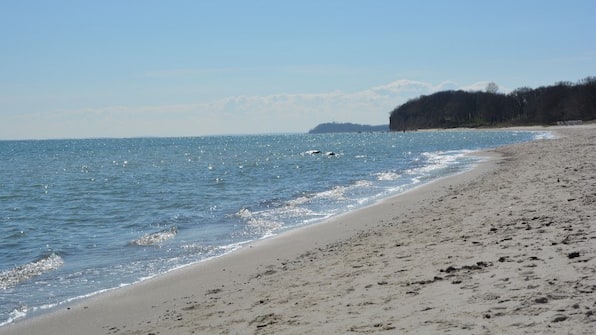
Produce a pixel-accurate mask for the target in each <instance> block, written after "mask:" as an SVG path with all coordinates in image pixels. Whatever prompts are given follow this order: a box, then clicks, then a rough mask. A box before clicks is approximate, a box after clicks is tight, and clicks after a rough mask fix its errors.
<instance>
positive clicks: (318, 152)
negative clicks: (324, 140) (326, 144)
mask: <svg viewBox="0 0 596 335" xmlns="http://www.w3.org/2000/svg"><path fill="white" fill-rule="evenodd" d="M304 153H305V154H307V155H316V154H320V153H321V150H308V151H305V152H304Z"/></svg>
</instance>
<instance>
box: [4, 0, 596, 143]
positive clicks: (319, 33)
mask: <svg viewBox="0 0 596 335" xmlns="http://www.w3.org/2000/svg"><path fill="white" fill-rule="evenodd" d="M594 13H596V1H593V0H589V1H574V0H568V1H546V0H542V1H532V0H514V1H511V0H500V1H472V0H469V1H463V0H451V1H447V0H442V1H441V0H435V1H432V0H415V1H414V0H413V1H398V0H387V1H384V0H362V1H356V0H343V1H336V0H327V1H326V0H317V1H311V0H300V1H279V0H275V1H259V0H253V1H249V0H245V1H240V0H238V1H232V0H218V1H200V0H191V1H182V0H170V1H152V0H143V1H141V0H138V1H135V0H103V1H85V0H73V1H67V0H35V1H31V0H0V139H53V138H97V137H102V138H103V137H141V136H202V135H217V134H261V133H295V132H307V131H308V130H309V129H311V128H314V127H315V126H316V125H317V124H319V123H323V122H354V123H363V124H375V125H376V124H387V123H388V120H389V114H390V112H391V111H392V110H393V109H394V108H395V107H397V106H399V105H400V104H403V103H404V102H406V101H407V100H408V99H411V98H415V97H417V96H419V95H422V94H431V93H433V92H436V91H440V90H445V89H465V90H482V89H484V88H485V87H486V85H487V83H489V82H495V83H496V84H497V85H498V86H499V88H500V92H503V93H507V92H509V91H511V90H513V89H515V88H519V87H532V88H535V87H539V86H546V85H552V84H554V83H556V82H559V81H571V82H576V81H578V80H580V79H583V78H585V77H588V76H594V75H596V33H594V32H596V20H594V18H593V17H594Z"/></svg>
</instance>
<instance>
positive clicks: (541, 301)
mask: <svg viewBox="0 0 596 335" xmlns="http://www.w3.org/2000/svg"><path fill="white" fill-rule="evenodd" d="M534 302H535V303H537V304H546V303H547V302H548V299H547V298H545V297H542V298H537V299H534Z"/></svg>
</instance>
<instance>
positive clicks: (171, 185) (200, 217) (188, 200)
mask: <svg viewBox="0 0 596 335" xmlns="http://www.w3.org/2000/svg"><path fill="white" fill-rule="evenodd" d="M549 137H552V134H550V133H548V132H540V131H537V132H533V131H492V130H491V131H488V130H487V131H476V130H465V131H456V130H450V131H420V132H407V133H345V134H281V135H254V136H208V137H187V138H133V139H77V140H28V141H0V326H2V325H6V324H9V323H12V322H14V321H15V320H18V319H21V318H26V317H31V316H35V315H39V314H42V313H47V312H49V311H51V310H53V309H56V308H63V307H64V306H65V305H68V304H71V303H73V302H74V301H77V300H79V299H83V298H85V297H89V296H92V295H95V294H98V293H101V292H105V291H107V290H112V289H116V288H119V287H123V286H126V285H131V284H134V283H137V282H139V281H142V280H146V279H148V278H151V277H154V276H158V275H160V274H163V273H166V272H168V271H172V270H174V269H177V268H181V267H184V266H188V265H190V264H194V263H197V262H201V261H204V260H206V259H210V258H213V257H218V256H221V255H223V254H226V253H230V252H234V251H235V250H238V249H240V248H242V247H243V245H245V244H247V243H249V242H251V241H255V240H259V239H265V238H271V237H274V236H275V235H278V234H280V233H283V232H286V231H289V230H292V229H296V228H297V227H301V226H305V225H312V224H318V223H321V222H323V221H324V220H325V219H328V218H330V217H332V216H335V215H339V214H343V213H346V212H349V211H353V210H356V209H359V208H362V207H365V206H368V205H371V204H374V203H375V202H377V201H379V200H381V199H383V198H387V197H390V196H393V195H396V194H399V193H402V192H405V191H407V190H410V189H412V188H414V187H417V186H419V185H422V184H425V183H429V182H432V181H433V180H436V179H438V178H442V177H445V176H449V175H453V174H457V173H461V172H463V171H465V170H468V169H470V168H472V167H473V166H474V165H475V164H477V163H478V162H479V161H480V159H481V158H479V157H475V156H474V155H473V153H474V152H476V151H478V150H483V149H488V148H495V147H498V146H503V145H507V144H512V143H519V142H526V141H532V140H536V139H544V138H549Z"/></svg>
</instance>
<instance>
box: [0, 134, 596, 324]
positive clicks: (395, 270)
mask: <svg viewBox="0 0 596 335" xmlns="http://www.w3.org/2000/svg"><path fill="white" fill-rule="evenodd" d="M550 130H553V131H555V132H556V133H557V134H558V135H559V136H560V137H559V138H557V139H554V140H541V141H535V142H532V143H523V144H517V145H512V146H507V147H503V148H499V149H497V150H492V151H489V152H487V153H486V154H487V155H489V156H490V157H492V158H491V159H489V160H488V161H487V162H484V163H482V164H481V165H480V166H479V167H478V168H476V169H474V170H472V171H470V172H466V173H463V174H460V175H457V176H454V177H449V178H444V179H442V180H439V181H437V182H434V183H432V184H429V185H426V186H423V187H420V188H417V189H415V190H413V191H410V192H408V193H406V194H404V195H400V196H396V197H393V198H391V199H387V200H385V201H383V202H382V203H379V204H376V205H374V206H371V207H368V208H365V209H362V210H359V211H356V212H353V213H350V214H346V215H343V216H339V217H336V218H334V219H332V220H329V221H328V222H325V223H322V224H318V225H315V226H310V227H305V228H302V229H299V230H296V231H293V232H290V233H287V234H284V235H282V236H279V237H277V238H273V239H269V240H265V241H260V242H256V243H253V244H252V245H250V246H247V247H245V248H243V249H242V250H240V251H237V252H235V253H233V254H230V255H226V256H223V257H219V258H217V259H213V260H210V261H207V262H203V263H201V264H197V265H195V266H190V267H187V268H184V269H182V270H179V271H174V272H171V273H169V274H167V275H164V276H160V277H158V278H155V279H152V280H148V281H145V282H142V283H140V284H137V285H133V286H131V287H126V288H122V289H118V290H114V291H111V292H108V293H105V294H101V295H98V296H96V297H92V298H89V299H86V300H83V301H81V302H79V303H77V304H76V305H73V306H70V307H68V308H66V307H64V308H62V309H61V310H59V311H57V312H54V313H49V314H47V315H43V316H40V317H36V318H31V319H27V320H23V321H21V322H16V323H15V324H13V325H9V326H7V327H2V328H0V334H351V333H353V334H361V333H362V334H367V333H386V334H394V333H399V334H401V333H404V334H439V333H440V334H442V333H446V332H451V333H455V334H567V333H569V334H592V333H593V332H594V329H596V315H594V313H595V312H596V127H595V126H574V127H556V128H550Z"/></svg>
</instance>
